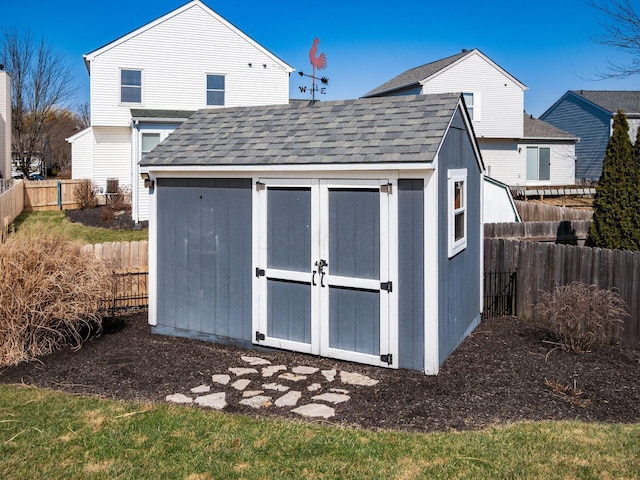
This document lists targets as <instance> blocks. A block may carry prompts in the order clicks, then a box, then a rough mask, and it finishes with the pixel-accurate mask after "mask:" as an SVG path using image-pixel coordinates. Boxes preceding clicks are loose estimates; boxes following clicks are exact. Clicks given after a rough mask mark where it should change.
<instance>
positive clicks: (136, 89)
mask: <svg viewBox="0 0 640 480" xmlns="http://www.w3.org/2000/svg"><path fill="white" fill-rule="evenodd" d="M120 102H121V103H142V70H124V69H123V70H120Z"/></svg>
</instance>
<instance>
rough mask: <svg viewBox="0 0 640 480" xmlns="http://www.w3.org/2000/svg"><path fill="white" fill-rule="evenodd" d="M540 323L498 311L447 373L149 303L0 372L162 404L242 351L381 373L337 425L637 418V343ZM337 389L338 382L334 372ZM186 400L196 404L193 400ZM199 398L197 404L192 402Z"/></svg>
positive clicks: (462, 426) (236, 361) (340, 413)
mask: <svg viewBox="0 0 640 480" xmlns="http://www.w3.org/2000/svg"><path fill="white" fill-rule="evenodd" d="M550 340H551V338H550V337H549V335H548V333H547V332H546V331H545V330H544V329H543V328H542V327H540V326H538V325H536V324H532V323H529V322H525V321H522V320H519V319H515V318H492V319H488V320H485V321H483V322H482V324H481V325H480V326H479V327H478V328H477V329H476V331H475V332H474V333H473V334H472V335H471V336H470V337H469V338H467V339H466V340H465V341H464V342H463V344H462V345H461V346H460V347H459V348H458V349H457V350H456V351H455V352H454V353H453V354H452V355H451V357H450V358H449V359H448V360H447V361H446V362H445V364H444V365H443V366H442V368H441V370H440V374H439V375H438V376H425V375H423V374H421V373H418V372H412V371H406V370H389V369H383V368H376V367H369V366H364V365H358V364H352V363H349V362H341V361H336V360H331V359H324V358H318V357H314V356H308V355H300V354H295V353H290V352H281V351H269V352H264V351H261V352H249V351H245V350H240V349H238V348H235V347H232V346H225V345H217V344H212V343H207V342H202V341H197V340H189V339H185V338H175V337H168V336H161V335H152V334H151V333H150V327H149V326H148V325H147V322H146V313H145V312H141V313H138V314H134V315H130V316H126V317H120V318H114V319H109V320H107V321H106V322H105V328H104V331H103V333H102V334H101V335H100V336H98V337H96V338H93V339H92V340H90V341H88V342H86V343H85V345H84V346H83V347H82V348H81V349H80V350H77V351H74V350H72V349H69V348H65V349H63V350H60V351H58V352H56V353H54V354H51V355H48V356H46V357H42V358H40V359H39V360H38V361H34V362H30V363H23V364H20V365H18V366H15V367H10V368H6V369H4V370H3V371H1V372H0V383H4V384H14V383H25V384H29V385H35V386H38V387H42V388H51V389H56V390H62V391H65V392H71V393H75V394H82V395H95V396H100V397H105V398H109V399H115V400H134V401H145V402H164V401H165V397H166V396H167V395H169V394H174V393H185V394H188V393H189V389H190V388H192V387H195V386H198V385H200V384H206V383H209V384H210V383H211V375H213V374H219V373H226V372H227V370H228V368H229V367H238V366H246V365H243V363H242V361H241V359H240V356H241V355H257V356H260V357H263V358H266V359H268V360H270V361H271V362H272V363H273V364H286V365H289V366H291V365H308V366H315V367H319V368H321V369H331V368H336V369H338V370H348V371H352V372H358V373H361V374H364V375H367V376H369V377H371V378H374V379H377V380H379V383H378V384H377V385H375V386H373V387H371V386H363V387H353V386H349V387H348V388H349V390H350V392H351V396H352V399H351V400H350V401H348V402H346V403H343V404H339V405H337V406H336V407H335V408H336V416H335V417H334V418H332V419H331V422H332V423H336V424H341V425H344V426H349V427H362V428H369V429H379V428H384V429H398V430H410V431H446V430H451V429H456V430H472V429H480V428H484V427H487V426H492V425H503V424H507V423H511V422H517V421H526V420H583V421H598V422H623V423H632V422H633V423H637V422H640V381H639V380H638V379H640V351H637V350H630V349H622V348H617V347H611V346H603V347H595V348H594V349H593V351H591V352H589V353H586V354H583V355H576V354H573V353H569V352H565V351H563V350H561V349H554V345H553V344H551V343H546V342H548V341H550ZM335 382H336V385H335V386H336V387H341V385H340V384H339V380H336V381H335ZM229 403H230V405H229V406H228V407H227V408H225V411H226V412H230V413H242V414H246V415H252V416H261V417H264V416H270V417H288V418H295V419H296V420H301V419H302V418H301V417H299V416H298V415H296V414H294V413H291V412H289V411H288V410H286V409H278V408H274V407H271V408H268V409H261V410H254V409H252V408H251V407H247V406H242V405H237V403H236V402H229ZM185 408H187V407H185ZM189 408H191V407H189Z"/></svg>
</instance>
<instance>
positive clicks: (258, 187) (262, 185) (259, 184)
mask: <svg viewBox="0 0 640 480" xmlns="http://www.w3.org/2000/svg"><path fill="white" fill-rule="evenodd" d="M265 188H267V186H266V185H265V184H264V183H262V182H256V192H259V191H260V190H264V189H265Z"/></svg>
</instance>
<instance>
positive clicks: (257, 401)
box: [240, 395, 273, 408]
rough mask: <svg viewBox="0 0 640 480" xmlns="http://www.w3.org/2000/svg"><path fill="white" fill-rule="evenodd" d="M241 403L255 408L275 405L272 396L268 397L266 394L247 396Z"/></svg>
mask: <svg viewBox="0 0 640 480" xmlns="http://www.w3.org/2000/svg"><path fill="white" fill-rule="evenodd" d="M240 404H242V405H248V406H250V407H253V408H263V407H270V406H271V405H273V403H272V402H271V397H267V396H266V395H258V396H256V397H251V398H245V399H244V400H240Z"/></svg>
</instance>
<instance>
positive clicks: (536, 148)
mask: <svg viewBox="0 0 640 480" xmlns="http://www.w3.org/2000/svg"><path fill="white" fill-rule="evenodd" d="M530 148H531V149H535V150H536V178H529V149H530ZM542 149H547V150H549V178H545V179H541V178H540V150H542ZM524 151H525V162H526V163H525V179H526V181H527V182H550V181H551V173H552V172H551V159H552V154H553V151H552V149H551V146H550V145H542V146H541V145H526V146H525V150H524Z"/></svg>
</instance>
